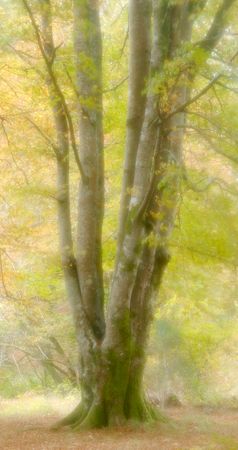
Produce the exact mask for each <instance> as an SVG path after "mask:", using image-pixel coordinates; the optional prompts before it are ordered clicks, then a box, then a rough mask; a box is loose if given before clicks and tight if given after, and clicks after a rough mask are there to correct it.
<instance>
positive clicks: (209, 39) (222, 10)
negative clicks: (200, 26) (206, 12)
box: [198, 0, 236, 51]
mask: <svg viewBox="0 0 238 450" xmlns="http://www.w3.org/2000/svg"><path fill="white" fill-rule="evenodd" d="M235 1H236V0H223V2H222V3H221V5H220V7H219V8H218V10H217V12H216V15H215V17H214V19H213V22H212V25H211V27H210V29H209V30H208V32H207V35H206V37H205V38H204V39H202V40H201V41H200V42H199V44H198V45H199V47H200V48H203V49H204V50H207V51H211V50H213V49H214V48H215V47H216V45H217V43H218V42H219V40H220V39H221V37H222V35H223V33H224V29H225V26H226V16H227V12H228V10H229V9H230V8H231V6H232V4H233V3H235Z"/></svg>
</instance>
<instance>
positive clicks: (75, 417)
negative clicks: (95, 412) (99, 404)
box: [51, 402, 90, 431]
mask: <svg viewBox="0 0 238 450" xmlns="http://www.w3.org/2000/svg"><path fill="white" fill-rule="evenodd" d="M89 410H90V406H87V405H86V404H85V403H84V402H81V403H79V405H78V406H76V408H75V409H74V410H73V411H72V412H71V413H70V414H68V416H66V417H64V418H63V419H62V420H59V421H58V422H56V423H55V424H54V425H53V426H52V427H51V430H53V431H57V430H59V429H60V428H63V427H67V426H70V427H72V428H73V427H74V426H75V424H77V423H78V422H79V421H81V420H83V419H84V417H86V416H87V414H88V411H89Z"/></svg>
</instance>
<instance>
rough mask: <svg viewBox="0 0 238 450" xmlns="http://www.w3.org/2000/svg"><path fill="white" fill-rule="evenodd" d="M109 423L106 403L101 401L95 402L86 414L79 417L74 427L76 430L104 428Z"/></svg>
mask: <svg viewBox="0 0 238 450" xmlns="http://www.w3.org/2000/svg"><path fill="white" fill-rule="evenodd" d="M106 425H107V419H106V414H105V408H104V405H102V404H101V403H93V404H92V406H91V408H90V409H89V411H88V412H87V414H86V416H84V417H79V418H78V420H77V421H76V422H75V423H74V425H73V429H74V430H75V431H80V430H85V429H91V428H102V427H105V426H106Z"/></svg>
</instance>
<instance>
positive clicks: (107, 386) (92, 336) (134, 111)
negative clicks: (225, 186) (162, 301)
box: [22, 0, 235, 429]
mask: <svg viewBox="0 0 238 450" xmlns="http://www.w3.org/2000/svg"><path fill="white" fill-rule="evenodd" d="M22 1H23V3H24V5H25V7H26V9H27V11H28V14H29V16H30V19H31V22H32V25H33V27H34V30H35V34H36V39H37V42H38V45H39V48H40V51H41V54H42V57H43V59H44V61H45V66H46V73H47V79H46V83H47V86H48V90H49V97H50V100H51V105H52V111H53V118H54V123H55V130H56V134H57V142H58V144H57V149H56V160H57V173H58V178H57V180H58V181H57V187H58V223H59V240H60V250H61V255H62V267H63V271H64V277H65V285H66V291H67V295H68V298H69V301H70V303H71V305H72V311H73V317H74V322H75V327H76V333H77V338H78V344H79V354H80V358H79V359H80V384H81V403H80V405H79V406H78V407H77V408H76V409H75V411H73V412H72V413H71V414H70V415H69V416H68V417H66V418H65V419H63V420H62V421H61V422H60V423H59V424H58V426H63V425H70V426H72V427H73V428H76V429H78V428H80V429H81V428H84V427H99V426H104V425H109V424H121V423H123V422H125V421H127V420H133V421H139V422H144V421H149V420H154V419H156V418H157V419H158V418H159V419H160V420H164V417H163V416H162V415H161V414H160V413H159V412H158V411H156V410H155V409H154V408H153V407H152V406H151V405H150V403H149V402H148V401H147V399H146V398H145V394H144V390H143V371H144V366H145V361H146V351H147V341H148V336H149V330H150V325H151V322H152V320H153V314H154V309H155V307H156V298H157V295H158V292H159V288H160V285H161V281H162V277H163V273H164V270H165V269H166V265H167V264H168V262H169V258H170V256H169V248H168V242H169V237H170V234H171V231H172V229H173V226H174V221H175V217H176V212H177V204H178V197H179V185H180V169H181V166H182V158H183V138H184V132H185V129H186V126H185V121H186V112H187V106H188V105H190V104H191V103H192V102H193V97H192V95H193V92H192V83H193V80H194V78H195V75H196V65H195V62H194V60H193V58H192V57H191V58H190V59H189V54H187V55H186V58H185V61H186V62H184V64H183V63H181V58H180V59H179V58H178V55H180V54H181V51H184V49H185V48H189V46H187V47H186V45H184V44H186V43H191V42H192V31H193V26H194V24H196V20H197V19H198V18H199V16H200V14H201V12H202V11H203V10H204V9H205V8H206V3H207V2H206V1H204V0H201V1H197V2H194V1H193V0H183V1H181V0H179V1H174V0H173V1H172V0H171V1H168V0H160V1H159V0H152V1H151V0H129V96H128V115H127V124H126V145H125V158H124V173H123V181H122V191H121V204H120V213H119V232H118V247H117V256H116V262H115V270H114V275H113V278H112V284H111V290H110V296H109V300H108V304H107V308H106V317H105V316H104V311H105V305H104V287H103V267H102V224H103V213H104V164H103V104H102V101H103V99H102V36H101V27H100V11H99V10H100V2H99V1H97V0H74V1H73V14H74V52H75V69H76V77H77V81H76V88H77V99H76V101H77V108H78V116H77V120H76V122H77V123H76V125H75V124H74V123H73V120H72V117H71V114H70V111H69V108H68V106H67V102H66V99H65V97H64V95H63V93H62V91H61V89H60V86H59V82H58V79H57V75H56V74H55V71H54V58H55V55H56V49H55V47H54V42H53V35H52V24H51V5H50V0H41V2H40V3H41V5H42V22H41V31H39V28H38V25H37V23H36V21H35V18H34V14H33V12H32V10H31V7H30V6H29V3H28V2H27V1H26V0H22ZM234 2H235V0H223V1H221V2H219V5H218V6H217V11H215V12H214V18H213V21H212V23H211V26H210V28H209V30H208V31H207V34H206V35H205V37H204V39H203V40H201V41H200V42H198V43H196V44H194V47H195V46H197V47H200V49H203V50H204V52H206V57H207V58H208V57H209V54H210V52H211V51H212V50H213V49H214V47H215V46H216V45H217V43H218V42H219V41H220V39H221V37H222V35H223V33H224V30H225V27H226V18H227V12H228V10H230V8H231V7H232V5H233V3H234ZM188 51H189V50H188ZM179 61H180V63H179ZM168 66H169V67H172V68H173V69H176V70H174V72H173V71H172V75H171V77H170V76H169V75H168V70H167V69H168ZM196 98H198V96H194V99H196ZM194 101H195V100H194ZM75 126H76V127H77V130H78V133H79V148H78V147H77V143H76V142H77V139H76V138H75V133H74V128H75ZM70 147H72V149H73V151H74V157H75V159H76V163H77V166H78V168H79V173H80V178H81V179H80V184H79V194H78V221H77V224H78V230H77V239H76V249H77V251H76V255H75V253H74V244H73V237H72V231H71V215H70V196H69V185H70V179H69V156H70Z"/></svg>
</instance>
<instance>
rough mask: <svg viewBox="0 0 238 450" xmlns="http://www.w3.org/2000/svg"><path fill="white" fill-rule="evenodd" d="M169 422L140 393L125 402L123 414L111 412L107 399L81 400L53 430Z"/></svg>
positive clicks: (77, 429) (78, 429) (79, 429)
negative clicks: (89, 401) (84, 401)
mask: <svg viewBox="0 0 238 450" xmlns="http://www.w3.org/2000/svg"><path fill="white" fill-rule="evenodd" d="M157 421H158V422H163V423H166V422H168V419H167V417H166V416H164V415H163V414H162V413H161V412H160V410H159V409H158V408H157V407H155V406H154V405H152V403H150V402H149V401H148V400H147V399H146V398H145V397H144V396H142V395H138V396H137V398H134V401H130V402H125V411H124V413H123V414H117V415H115V414H114V413H110V411H108V408H107V404H106V402H105V401H101V402H93V403H92V404H91V405H90V406H89V405H86V404H85V403H83V402H81V403H80V404H79V405H78V406H77V407H76V408H75V410H74V411H73V412H72V413H71V414H69V415H68V416H67V417H65V418H64V419H62V420H61V421H59V422H58V423H56V424H55V425H54V426H53V430H55V431H56V430H58V429H60V428H62V427H66V426H67V427H71V428H72V429H73V430H74V431H81V430H86V429H93V428H94V429H95V428H103V427H107V426H108V427H117V426H125V425H127V424H130V425H141V424H152V423H155V422H157Z"/></svg>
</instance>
